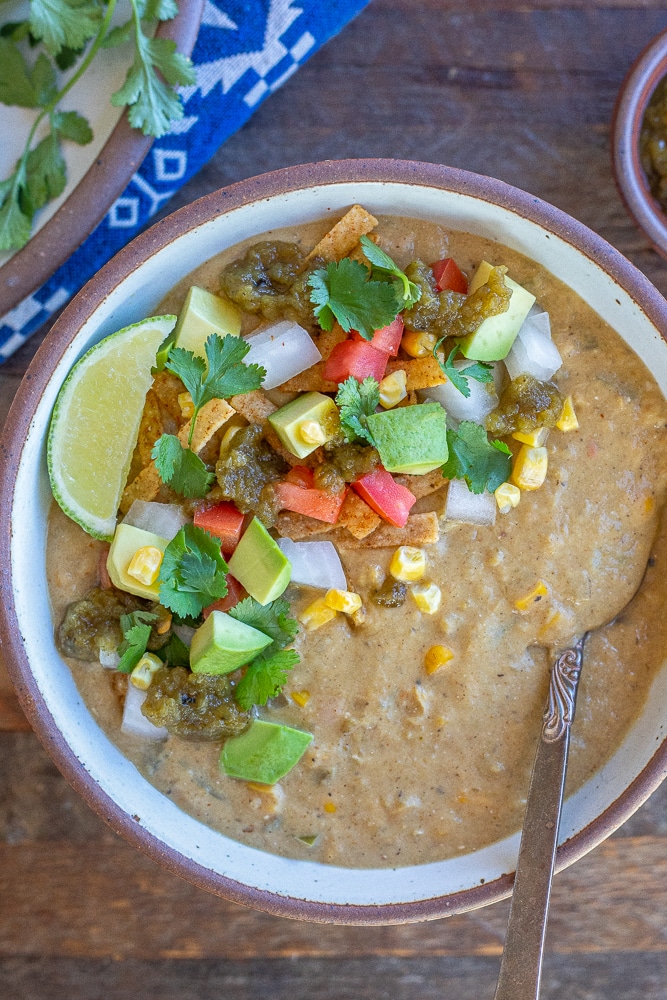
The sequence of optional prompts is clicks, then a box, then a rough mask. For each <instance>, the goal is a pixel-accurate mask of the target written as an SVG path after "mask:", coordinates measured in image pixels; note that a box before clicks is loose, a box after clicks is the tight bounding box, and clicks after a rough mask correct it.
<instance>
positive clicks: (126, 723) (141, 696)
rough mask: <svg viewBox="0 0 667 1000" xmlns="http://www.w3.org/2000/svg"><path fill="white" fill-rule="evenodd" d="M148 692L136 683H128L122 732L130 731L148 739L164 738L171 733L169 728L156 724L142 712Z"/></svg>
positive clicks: (134, 734) (133, 734)
mask: <svg viewBox="0 0 667 1000" xmlns="http://www.w3.org/2000/svg"><path fill="white" fill-rule="evenodd" d="M147 694H148V691H141V690H140V689H139V688H136V687H135V686H134V684H128V685H127V694H126V695H125V707H124V708H123V721H122V723H121V726H120V728H121V732H123V733H130V734H131V735H132V736H143V737H144V738H145V739H148V740H164V739H166V737H167V736H168V735H169V733H168V732H167V730H166V729H164V728H163V727H162V726H154V725H153V723H152V722H149V721H148V719H147V718H146V716H145V715H142V713H141V706H142V705H143V703H144V701H145V700H146V695H147Z"/></svg>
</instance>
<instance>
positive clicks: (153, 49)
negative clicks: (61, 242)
mask: <svg viewBox="0 0 667 1000" xmlns="http://www.w3.org/2000/svg"><path fill="white" fill-rule="evenodd" d="M116 3H117V0H30V12H29V17H28V19H27V20H25V21H18V22H8V23H5V24H3V25H2V27H1V28H0V101H2V103H3V104H7V105H14V106H18V107H22V108H34V109H35V112H36V115H35V119H34V121H33V124H32V127H31V129H30V132H29V133H28V136H27V139H26V143H25V147H24V150H23V153H22V155H21V157H20V158H19V160H18V161H17V163H16V166H15V168H14V171H13V172H12V173H11V174H10V176H9V177H7V178H6V179H5V180H2V181H0V250H18V249H20V248H21V247H22V246H24V245H25V244H26V243H27V242H28V240H29V239H30V235H31V232H32V223H33V218H34V215H35V212H37V211H38V210H39V209H40V208H42V207H43V206H44V205H45V204H46V203H47V202H48V201H50V200H51V199H52V198H57V197H58V195H60V194H62V192H63V190H64V189H65V185H66V182H67V176H66V167H65V159H64V157H63V153H62V142H63V141H65V140H66V141H69V142H75V143H77V144H78V145H86V144H87V143H89V142H90V141H91V139H92V138H93V133H92V129H91V127H90V124H89V123H88V121H87V120H86V119H85V118H84V117H83V116H82V115H80V114H78V112H76V111H60V110H59V105H60V104H61V103H62V101H63V100H64V99H65V97H66V96H67V94H68V93H69V92H70V90H71V89H72V87H73V86H74V85H75V84H76V83H77V82H78V81H79V80H80V79H81V77H82V76H83V74H84V73H85V72H86V70H87V69H88V68H89V66H90V65H91V63H92V62H93V60H94V59H95V56H96V55H97V53H98V52H99V50H100V48H102V47H112V46H115V45H119V44H121V43H122V42H126V41H132V42H133V44H134V48H135V57H134V63H133V65H132V67H131V68H130V70H129V72H128V75H127V78H126V80H125V83H124V84H123V86H122V87H121V88H120V89H119V90H118V91H116V93H115V94H113V95H112V97H111V101H112V103H113V104H114V105H116V106H117V107H123V106H125V105H127V106H128V109H129V111H128V117H129V121H130V124H131V125H133V126H134V127H136V128H141V129H142V131H143V133H144V135H153V136H160V135H164V133H165V132H166V131H168V129H169V127H170V123H171V122H172V121H176V120H177V119H179V118H182V116H183V106H182V103H181V100H180V97H179V96H178V95H177V94H176V92H175V91H174V89H173V88H174V87H175V86H177V85H185V84H192V83H194V82H195V74H194V68H193V66H192V64H191V62H190V60H189V59H187V58H186V57H185V56H183V55H181V54H180V53H178V52H177V51H176V45H175V43H174V42H173V41H169V40H167V39H157V38H149V37H148V36H147V35H146V34H145V31H144V29H145V28H146V27H147V26H150V25H151V24H154V23H155V22H156V21H166V20H170V19H171V18H173V17H174V16H175V15H176V13H177V12H178V7H177V4H176V2H175V0H130V3H131V6H132V16H131V18H130V20H129V21H128V22H127V23H126V24H124V25H121V26H120V27H118V28H114V29H113V30H111V29H110V25H111V19H112V17H113V14H114V11H115V9H116ZM38 44H39V45H40V49H41V50H40V52H39V54H38V55H37V58H36V59H34V60H33V59H32V58H31V56H30V51H31V48H32V47H34V46H35V45H38ZM79 60H80V61H79ZM77 62H79V65H78V66H77V68H76V70H75V71H74V72H73V73H72V75H71V76H70V77H69V78H68V79H67V80H66V82H64V83H63V81H62V79H60V77H59V73H60V72H62V71H63V70H66V69H69V68H70V67H72V66H74V65H75V64H76V63H77ZM158 71H159V75H158ZM45 127H46V134H45V135H44V137H43V138H42V139H41V140H40V141H39V142H38V143H37V144H36V145H35V139H36V136H37V134H38V132H39V133H41V132H43V131H44V129H45Z"/></svg>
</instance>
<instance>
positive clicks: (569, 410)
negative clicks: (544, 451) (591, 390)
mask: <svg viewBox="0 0 667 1000" xmlns="http://www.w3.org/2000/svg"><path fill="white" fill-rule="evenodd" d="M556 427H557V428H558V430H559V431H566V432H567V431H576V430H577V429H578V427H579V421H578V420H577V414H576V413H575V412H574V403H573V402H572V396H566V397H565V399H564V401H563V409H562V410H561V413H560V417H559V418H558V420H557V421H556Z"/></svg>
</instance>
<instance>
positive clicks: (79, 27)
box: [30, 0, 103, 55]
mask: <svg viewBox="0 0 667 1000" xmlns="http://www.w3.org/2000/svg"><path fill="white" fill-rule="evenodd" d="M102 17H103V10H102V6H101V4H97V3H95V0H31V2H30V31H31V33H32V35H33V37H34V38H36V39H38V40H40V41H43V42H44V45H45V46H46V49H47V51H48V52H50V53H51V55H58V53H59V52H60V51H61V49H64V48H68V49H80V48H82V47H83V46H84V45H85V43H86V42H87V41H88V39H89V38H92V37H93V35H96V34H97V31H98V28H99V27H100V24H101V22H102Z"/></svg>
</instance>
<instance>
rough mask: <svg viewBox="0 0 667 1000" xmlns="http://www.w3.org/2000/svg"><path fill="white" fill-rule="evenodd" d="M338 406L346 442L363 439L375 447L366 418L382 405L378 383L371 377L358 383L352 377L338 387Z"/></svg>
mask: <svg viewBox="0 0 667 1000" xmlns="http://www.w3.org/2000/svg"><path fill="white" fill-rule="evenodd" d="M336 405H337V406H338V408H339V410H340V425H341V429H342V431H343V434H344V436H345V440H346V441H347V442H351V441H358V440H359V439H360V438H361V439H363V440H365V441H367V442H368V443H369V444H371V445H375V441H374V440H373V435H372V434H371V432H370V430H369V428H368V422H367V420H366V417H368V416H370V414H371V413H375V411H376V410H377V408H378V406H379V405H380V386H379V384H378V382H377V381H376V380H375V379H374V378H372V377H370V376H369V377H368V378H365V379H364V380H363V382H357V380H356V378H353V376H352V375H350V377H349V378H348V379H346V380H345V381H344V382H341V383H340V385H339V387H338V392H337V394H336Z"/></svg>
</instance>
